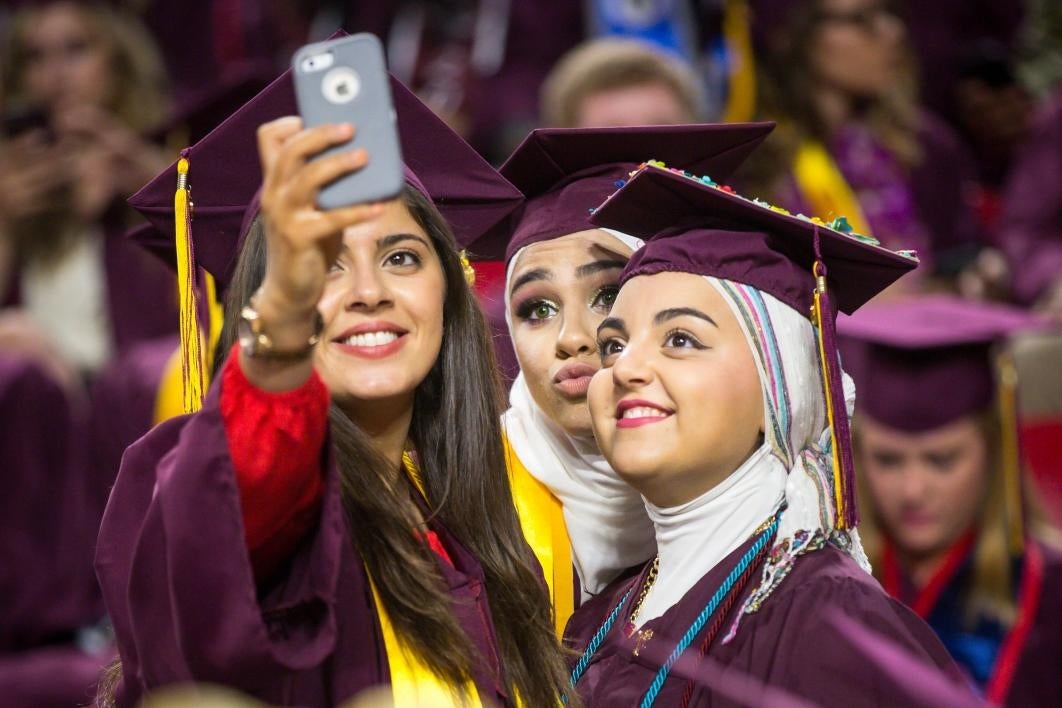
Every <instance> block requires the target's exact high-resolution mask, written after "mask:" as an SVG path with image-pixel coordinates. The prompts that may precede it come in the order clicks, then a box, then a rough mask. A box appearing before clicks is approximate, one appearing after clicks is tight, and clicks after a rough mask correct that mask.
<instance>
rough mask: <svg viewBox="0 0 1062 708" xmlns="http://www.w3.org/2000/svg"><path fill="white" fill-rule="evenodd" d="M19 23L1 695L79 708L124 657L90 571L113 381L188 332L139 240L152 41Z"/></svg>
mask: <svg viewBox="0 0 1062 708" xmlns="http://www.w3.org/2000/svg"><path fill="white" fill-rule="evenodd" d="M5 29H6V33H5V35H4V37H3V45H2V58H0V97H2V114H3V125H2V128H0V133H2V134H0V163H2V164H3V167H4V169H3V171H2V172H0V302H2V304H3V309H0V429H2V430H3V435H2V438H0V469H3V470H4V472H5V480H6V483H7V491H8V494H7V495H5V501H4V502H3V513H2V514H0V518H2V519H3V522H2V527H0V539H3V541H2V542H0V568H2V569H3V571H2V573H0V627H2V631H0V693H2V695H4V696H5V700H11V701H13V703H14V704H16V705H25V706H38V705H40V706H46V705H73V704H76V703H84V702H87V700H89V699H90V698H91V696H92V693H93V685H94V683H95V677H96V675H97V674H98V671H99V668H100V667H101V665H102V664H103V663H105V661H106V660H107V659H109V656H108V655H107V654H108V651H109V649H108V648H107V647H108V642H107V640H106V637H105V633H103V634H101V633H100V632H99V631H97V630H95V629H87V628H93V627H95V626H96V624H97V623H98V622H100V619H101V618H102V616H103V613H104V610H103V605H102V601H101V598H100V596H99V590H98V588H97V584H96V581H95V577H94V575H93V574H92V567H91V563H92V554H93V548H94V539H95V535H96V529H97V528H98V524H99V518H100V515H101V514H102V511H103V503H104V501H105V500H106V495H107V491H108V487H109V481H110V479H113V475H114V473H115V471H116V470H115V469H111V470H109V471H108V470H107V469H104V468H101V467H98V460H97V459H96V455H95V454H93V453H94V450H95V447H94V445H95V443H94V441H93V440H92V438H91V433H90V427H91V426H92V421H93V419H94V418H95V417H96V414H97V412H98V405H97V401H98V400H99V398H98V397H97V393H98V392H99V391H100V390H101V388H100V384H101V377H102V376H104V374H105V372H107V371H108V367H109V366H113V365H115V361H116V359H115V357H119V356H125V355H126V354H128V353H130V352H133V351H135V350H136V348H137V347H139V346H142V345H144V343H146V342H150V341H153V340H154V339H155V338H156V337H159V336H161V335H165V334H167V333H170V332H175V331H176V324H177V317H176V309H175V287H174V280H173V277H172V276H171V275H169V273H168V272H167V270H166V268H165V266H164V265H163V264H161V263H159V262H157V261H156V260H155V259H154V258H153V257H151V256H150V255H147V254H144V253H142V252H141V251H140V250H139V249H138V248H136V247H135V246H134V245H132V244H129V243H127V242H126V241H125V239H124V238H123V234H124V232H125V230H126V229H127V227H128V226H129V225H130V224H131V223H132V222H131V221H130V218H131V213H130V211H129V210H128V209H127V208H126V207H125V205H124V204H123V203H122V202H123V200H124V198H125V197H127V196H129V195H130V194H131V193H132V192H133V191H135V189H136V187H137V186H139V184H140V183H142V182H143V181H144V180H145V177H146V176H150V175H151V174H152V173H153V172H155V171H156V170H158V169H159V167H160V166H164V165H165V164H166V163H167V159H166V157H165V156H164V154H163V151H162V150H161V149H160V148H159V147H157V146H155V145H153V144H152V143H150V142H149V141H147V140H146V139H145V138H144V137H143V136H144V135H145V134H146V133H147V132H148V131H150V130H152V129H153V128H155V127H156V126H157V125H158V124H159V123H160V121H161V120H163V118H164V116H165V110H166V103H165V93H164V91H165V84H166V82H165V77H164V75H163V73H162V70H161V64H160V62H159V61H158V58H157V56H156V55H155V52H154V48H153V45H152V44H151V41H150V38H149V37H148V35H147V34H146V32H145V31H144V30H143V29H142V28H141V27H139V25H137V24H136V23H135V22H134V21H133V20H132V19H130V18H129V17H128V16H126V15H123V14H121V13H120V12H118V11H117V10H115V9H112V8H111V7H109V6H107V5H104V4H102V3H99V4H97V3H91V2H82V3H75V2H35V3H29V4H27V5H25V6H24V7H22V8H20V9H18V10H17V11H15V12H14V13H12V15H11V16H10V18H9V21H8V22H7V23H6V25H5ZM159 366H161V360H160V362H159ZM132 375H133V369H131V368H126V369H125V370H124V371H122V372H121V373H120V374H118V375H117V378H118V379H119V380H121V379H128V378H130V377H131V376H132ZM106 414H107V415H108V416H111V417H112V418H115V419H117V418H122V417H124V416H128V415H131V413H130V411H129V410H127V409H126V408H125V407H122V406H114V407H111V408H109V409H108V410H107V412H106ZM144 418H145V420H144V421H143V422H142V424H141V432H143V430H146V429H147V426H148V425H149V424H150V420H149V418H148V417H147V416H144ZM108 475H109V478H110V479H108Z"/></svg>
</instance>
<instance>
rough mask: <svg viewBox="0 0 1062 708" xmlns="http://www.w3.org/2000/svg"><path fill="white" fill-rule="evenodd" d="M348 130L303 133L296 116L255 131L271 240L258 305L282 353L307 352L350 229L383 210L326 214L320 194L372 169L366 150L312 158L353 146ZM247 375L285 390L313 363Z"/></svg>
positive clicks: (257, 369)
mask: <svg viewBox="0 0 1062 708" xmlns="http://www.w3.org/2000/svg"><path fill="white" fill-rule="evenodd" d="M353 131H354V129H353V127H352V126H350V125H349V124H341V125H325V126H318V127H316V128H309V129H305V130H304V129H303V127H302V120H301V119H299V118H297V117H294V116H292V117H287V118H280V119H277V120H275V121H272V122H270V123H266V124H265V125H263V126H261V127H260V128H259V129H258V154H259V157H260V158H261V162H262V174H263V180H262V197H261V203H262V211H261V218H262V223H263V226H264V229H265V238H266V254H267V255H266V271H265V279H264V281H263V282H262V287H261V289H260V290H259V291H258V296H257V298H256V300H255V309H256V310H257V311H258V315H259V317H260V319H261V322H262V327H263V330H264V331H265V332H266V333H267V334H268V335H269V337H270V338H271V339H272V340H273V344H274V347H275V348H276V349H277V350H278V351H296V350H299V349H301V348H303V347H305V345H306V342H307V341H308V340H309V338H310V337H311V336H312V335H313V334H314V332H315V328H316V323H317V302H318V300H320V299H321V295H322V293H323V292H324V286H325V279H326V278H327V276H328V271H329V269H330V268H331V266H332V264H333V263H334V262H335V260H336V258H337V257H338V255H339V252H340V249H341V247H342V243H343V231H344V229H346V228H347V227H350V226H354V225H356V224H359V223H362V222H364V221H366V220H368V219H371V218H373V217H375V216H378V215H379V214H380V213H381V212H382V210H383V206H382V205H379V204H367V205H356V206H350V207H344V208H341V209H331V210H326V211H322V210H320V209H318V208H317V193H318V191H320V189H321V188H322V187H323V186H325V185H327V184H329V183H330V182H333V181H334V180H336V179H338V178H340V177H342V176H344V175H346V174H349V173H351V172H355V171H357V170H360V169H361V168H363V167H364V166H365V165H366V164H367V163H368V155H367V154H366V152H365V150H353V151H345V152H342V153H339V154H336V155H330V156H328V157H324V158H321V159H319V160H312V158H313V157H314V156H315V155H317V154H318V153H320V152H322V151H323V150H325V149H327V148H329V147H331V146H333V145H337V144H341V143H345V142H346V141H348V140H350V138H351V136H352V135H353V134H354V133H353ZM240 362H241V366H242V367H243V370H244V372H245V374H246V375H247V377H248V378H249V379H250V380H251V381H252V382H253V383H254V384H256V385H258V386H259V387H261V388H265V389H267V390H273V391H278V390H287V389H290V388H294V387H296V386H298V385H301V383H303V382H304V381H305V380H306V378H307V377H309V374H310V369H311V368H312V362H310V359H309V357H308V358H307V360H306V361H305V362H293V363H282V362H271V361H260V360H255V359H252V358H250V357H247V356H242V357H241V359H240Z"/></svg>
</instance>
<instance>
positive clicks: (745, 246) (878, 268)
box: [590, 165, 918, 315]
mask: <svg viewBox="0 0 1062 708" xmlns="http://www.w3.org/2000/svg"><path fill="white" fill-rule="evenodd" d="M590 220H591V221H592V222H593V223H594V224H596V225H597V226H603V227H607V228H612V229H617V230H619V231H624V232H626V233H629V234H631V235H632V236H638V237H639V238H643V239H652V248H648V247H647V248H645V249H642V250H640V251H639V252H638V253H636V254H635V256H634V258H632V259H631V262H630V263H629V264H628V266H627V269H626V270H625V271H624V276H623V277H624V279H629V278H632V277H634V276H635V275H640V274H648V273H653V272H661V271H664V270H682V271H686V272H694V273H700V274H703V275H714V276H716V277H719V278H725V279H727V280H732V281H734V282H738V283H744V284H746V285H751V286H753V287H755V288H757V289H759V290H762V291H764V292H767V293H770V294H771V295H774V296H775V297H776V298H778V299H779V300H781V301H782V302H784V303H786V304H787V305H789V306H790V307H792V308H793V309H795V310H797V311H798V312H800V313H802V314H805V315H806V314H808V312H810V309H811V305H812V299H813V298H812V294H813V292H814V290H815V275H814V273H813V269H814V266H815V262H816V260H821V262H822V263H823V264H824V265H825V267H826V271H827V284H828V286H829V291H830V292H831V293H832V295H833V298H834V300H835V301H836V303H837V306H838V307H839V308H840V309H841V310H842V311H844V312H852V311H854V310H855V309H856V308H858V307H859V306H860V305H862V304H863V303H865V302H867V301H868V300H869V299H870V298H872V297H873V296H874V295H877V294H878V293H879V292H881V291H882V290H884V289H885V288H886V287H888V286H889V285H891V284H892V283H893V282H894V281H896V280H897V279H898V278H900V276H902V275H904V274H905V273H907V272H909V271H911V270H913V269H914V268H915V266H917V264H918V261H917V260H916V259H915V258H913V256H912V255H910V254H908V255H903V252H900V253H897V252H894V251H890V250H888V249H886V248H883V247H881V246H880V245H878V244H877V242H876V241H874V240H873V239H871V238H869V237H865V236H861V235H859V234H854V233H852V232H851V231H850V230H848V231H844V230H840V229H845V228H847V226H846V222H845V221H844V220H843V219H838V220H836V221H835V222H834V225H835V226H836V228H831V227H830V226H829V225H827V224H826V223H825V222H822V221H820V220H818V219H810V218H807V217H802V216H795V215H793V214H790V213H789V212H787V211H785V210H784V209H781V208H779V207H773V206H771V205H769V204H767V203H766V202H762V201H758V200H750V199H746V198H745V197H742V196H740V195H738V194H735V193H734V192H733V190H730V188H729V187H726V186H725V185H720V184H718V183H716V182H714V181H713V180H706V179H705V178H697V177H690V176H687V175H685V174H683V173H681V172H677V171H675V170H672V169H668V168H667V167H659V166H654V165H648V166H647V167H645V168H643V169H642V170H640V171H639V172H638V174H636V175H635V176H633V177H632V178H631V179H630V181H629V182H628V183H627V184H626V186H624V187H623V188H622V189H620V190H618V191H617V192H616V193H615V194H613V195H612V196H611V197H609V198H608V200H607V201H606V202H605V203H604V204H602V205H601V206H600V207H598V208H597V209H596V210H595V211H594V214H593V216H592V217H591V218H590ZM675 237H678V238H675ZM647 246H648V244H647Z"/></svg>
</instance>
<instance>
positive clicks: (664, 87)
mask: <svg viewBox="0 0 1062 708" xmlns="http://www.w3.org/2000/svg"><path fill="white" fill-rule="evenodd" d="M541 113H542V123H543V124H544V126H548V127H551V128H583V127H618V126H635V125H674V124H678V123H695V122H697V121H698V120H699V119H701V118H702V117H703V115H704V96H703V91H702V89H701V86H700V85H699V83H698V81H697V76H696V75H695V74H694V73H693V71H692V70H691V69H690V68H689V67H688V66H686V65H685V64H684V63H682V62H681V61H680V60H678V59H676V58H674V57H671V56H668V55H666V54H664V53H662V52H661V51H659V50H657V49H654V48H653V47H652V46H651V45H648V44H645V43H643V42H640V41H637V40H626V39H596V40H591V41H589V42H585V43H583V44H581V45H579V46H578V47H576V48H575V49H573V50H571V51H570V52H568V53H567V54H565V55H564V57H563V58H562V59H561V60H560V61H559V62H558V63H557V65H556V66H554V67H553V70H552V71H550V73H549V76H547V77H546V80H545V82H544V83H543V85H542V102H541Z"/></svg>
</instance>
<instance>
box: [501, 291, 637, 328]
mask: <svg viewBox="0 0 1062 708" xmlns="http://www.w3.org/2000/svg"><path fill="white" fill-rule="evenodd" d="M618 293H619V288H618V287H617V286H615V285H606V286H604V287H602V288H599V289H598V290H596V291H595V292H594V296H593V297H592V298H591V299H590V307H591V309H594V310H598V311H602V312H604V313H606V314H607V313H608V312H609V311H610V310H611V309H612V305H613V303H615V301H616V295H617V294H618ZM561 309H562V307H561V305H560V304H558V303H557V302H555V301H553V300H550V299H548V298H544V297H532V298H529V299H527V300H525V301H523V302H521V303H520V304H519V305H517V306H516V307H515V309H514V312H515V313H516V316H517V318H519V319H520V320H523V321H527V322H532V323H535V322H545V321H547V320H551V319H553V318H554V317H556V316H557V315H558V314H560V311H561Z"/></svg>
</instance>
